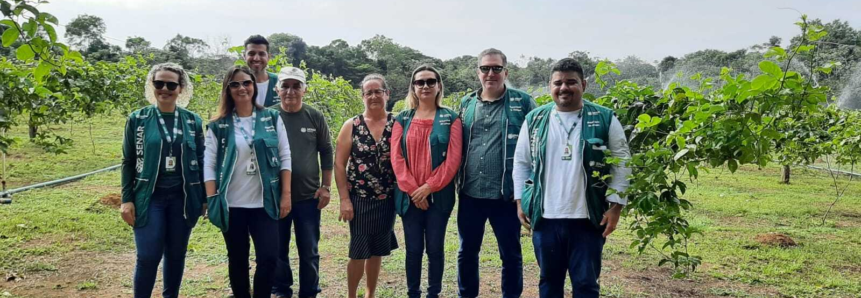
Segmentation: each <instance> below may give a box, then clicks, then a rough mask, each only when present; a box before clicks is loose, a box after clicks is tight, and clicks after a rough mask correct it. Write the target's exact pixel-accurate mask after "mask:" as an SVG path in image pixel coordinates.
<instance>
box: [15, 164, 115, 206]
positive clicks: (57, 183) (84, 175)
mask: <svg viewBox="0 0 861 298" xmlns="http://www.w3.org/2000/svg"><path fill="white" fill-rule="evenodd" d="M120 166H121V165H113V166H110V167H107V168H104V169H101V170H96V171H92V172H89V173H84V174H80V175H75V176H71V177H66V178H63V179H57V180H54V181H48V182H42V183H36V184H33V185H28V186H24V187H21V188H16V189H10V190H7V191H4V192H0V198H3V200H4V201H3V203H6V204H8V203H11V199H9V198H11V196H12V194H15V193H19V192H22V191H28V190H32V189H37V188H42V187H48V186H54V185H59V184H63V183H69V182H72V181H75V180H80V179H82V178H84V177H87V176H90V175H94V174H98V173H102V172H107V171H112V170H116V169H118V168H119V167H120Z"/></svg>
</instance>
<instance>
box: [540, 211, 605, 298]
mask: <svg viewBox="0 0 861 298" xmlns="http://www.w3.org/2000/svg"><path fill="white" fill-rule="evenodd" d="M602 233H603V231H602V230H599V229H597V228H596V227H595V226H594V225H592V222H591V221H589V220H588V219H546V218H545V219H542V222H541V225H540V226H539V227H538V228H537V229H535V230H534V231H533V234H532V245H534V246H535V258H536V259H538V266H539V267H541V273H540V279H539V280H538V291H539V294H540V297H541V298H556V297H560V298H561V297H563V295H564V286H565V273H566V272H567V273H568V274H569V275H570V276H571V288H572V292H573V296H574V297H577V298H581V297H598V296H599V294H600V287H599V286H598V278H599V277H600V274H601V251H602V250H603V249H604V242H605V241H606V239H605V238H604V236H602V235H601V234H602Z"/></svg>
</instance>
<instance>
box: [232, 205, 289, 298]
mask: <svg viewBox="0 0 861 298" xmlns="http://www.w3.org/2000/svg"><path fill="white" fill-rule="evenodd" d="M229 210H230V211H229V213H230V215H229V216H230V218H229V220H228V222H229V225H230V226H229V227H228V228H227V232H224V233H222V235H223V236H224V242H225V243H226V244H227V274H228V276H229V277H230V288H231V289H233V296H234V297H236V298H250V297H251V294H250V288H251V286H250V282H249V280H248V275H249V274H248V268H249V264H248V254H249V250H250V249H251V245H250V244H249V242H248V236H249V235H250V236H251V240H252V241H254V252H255V261H256V263H257V269H256V271H255V272H254V298H269V294H270V291H272V280H273V277H274V275H275V262H276V261H277V260H278V255H277V252H278V221H277V220H274V219H272V218H271V217H269V214H267V213H266V210H265V209H263V208H230V209H229Z"/></svg>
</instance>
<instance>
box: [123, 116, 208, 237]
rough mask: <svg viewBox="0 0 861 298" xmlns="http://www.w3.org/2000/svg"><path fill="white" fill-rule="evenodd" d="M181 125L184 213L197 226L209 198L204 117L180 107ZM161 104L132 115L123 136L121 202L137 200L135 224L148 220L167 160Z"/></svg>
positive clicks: (145, 222)
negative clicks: (163, 153)
mask: <svg viewBox="0 0 861 298" xmlns="http://www.w3.org/2000/svg"><path fill="white" fill-rule="evenodd" d="M177 110H178V111H179V126H180V127H181V129H182V147H181V148H182V153H181V154H182V160H181V161H180V162H181V163H182V171H181V172H182V173H181V174H182V180H183V189H182V190H183V199H184V200H185V208H184V209H183V214H182V215H183V217H184V218H185V221H186V224H187V225H188V226H189V227H194V225H195V224H196V223H197V219H198V218H199V217H200V213H201V205H202V204H203V203H205V202H206V200H205V195H204V194H205V193H206V191H205V189H204V187H203V184H202V183H201V181H203V171H202V168H201V166H202V164H203V146H202V145H203V124H202V123H203V121H201V119H200V116H198V115H197V114H195V113H193V112H191V111H189V110H186V109H183V108H180V107H177ZM156 113H160V112H159V110H158V107H156V106H154V105H152V106H147V107H144V108H142V109H140V110H137V111H134V112H132V113H131V114H130V115H129V118H128V122H127V123H126V131H125V136H124V140H123V168H122V180H121V181H122V202H123V203H127V202H134V204H135V227H143V226H145V225H146V224H147V221H148V217H147V215H148V214H149V212H147V211H148V210H149V203H150V198H151V196H152V193H153V191H155V184H156V181H157V180H158V169H159V167H160V166H161V163H162V162H164V160H162V158H161V149H162V147H163V146H165V144H164V138H163V137H162V128H161V127H160V125H159V121H158V116H157V115H156Z"/></svg>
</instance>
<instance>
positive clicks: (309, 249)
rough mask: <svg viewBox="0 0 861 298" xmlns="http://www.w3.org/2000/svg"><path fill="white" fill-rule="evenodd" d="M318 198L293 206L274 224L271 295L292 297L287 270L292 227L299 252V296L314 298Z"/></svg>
mask: <svg viewBox="0 0 861 298" xmlns="http://www.w3.org/2000/svg"><path fill="white" fill-rule="evenodd" d="M319 203H320V200H318V199H312V200H304V201H300V202H295V203H293V209H292V211H290V215H287V217H285V218H283V219H281V220H279V221H278V265H277V267H276V269H275V282H274V283H273V286H272V294H276V295H278V296H284V297H293V289H291V288H290V287H291V286H293V270H292V269H290V227H291V226H293V225H295V227H296V248H297V249H298V250H299V297H300V298H305V297H316V296H317V294H318V293H320V292H321V291H322V290H321V289H320V274H319V272H320V254H319V253H318V252H317V243H318V242H320V209H317V205H318V204H319Z"/></svg>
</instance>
